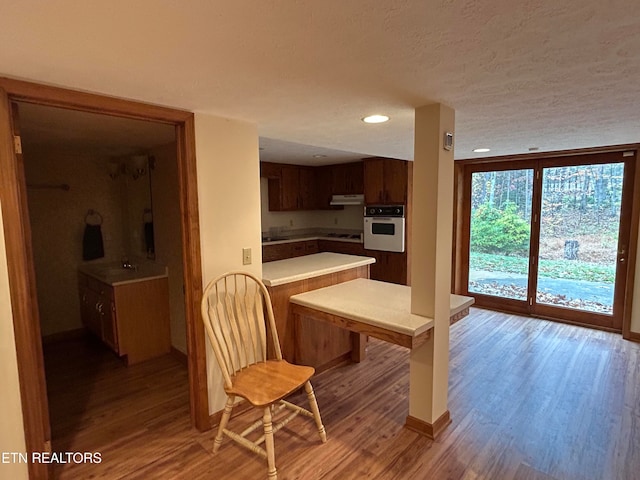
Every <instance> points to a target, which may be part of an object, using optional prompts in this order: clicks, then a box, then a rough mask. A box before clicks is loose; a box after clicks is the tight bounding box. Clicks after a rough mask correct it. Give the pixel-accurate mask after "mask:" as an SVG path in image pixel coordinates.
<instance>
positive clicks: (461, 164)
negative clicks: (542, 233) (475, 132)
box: [451, 143, 640, 341]
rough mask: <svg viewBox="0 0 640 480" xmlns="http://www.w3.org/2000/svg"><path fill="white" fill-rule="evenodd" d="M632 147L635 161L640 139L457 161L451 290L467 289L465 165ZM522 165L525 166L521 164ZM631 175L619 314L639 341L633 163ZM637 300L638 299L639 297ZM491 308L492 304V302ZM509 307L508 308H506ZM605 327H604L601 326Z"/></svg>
mask: <svg viewBox="0 0 640 480" xmlns="http://www.w3.org/2000/svg"><path fill="white" fill-rule="evenodd" d="M631 150H633V151H635V152H636V153H635V162H636V163H637V162H638V161H640V160H639V158H638V157H639V156H640V143H633V144H623V145H611V146H605V147H594V148H584V149H574V150H564V151H562V150H561V151H551V152H539V153H530V154H517V155H504V156H499V157H486V158H477V159H464V160H457V161H456V168H455V184H454V185H455V189H454V202H455V205H456V212H458V216H457V218H456V220H455V223H454V253H453V255H452V273H453V277H454V278H453V280H452V282H451V286H452V291H453V292H454V293H457V294H462V293H463V292H466V287H467V284H466V282H465V278H466V275H465V273H464V272H465V269H466V268H467V267H466V265H468V252H466V254H465V253H464V245H465V244H466V245H468V242H469V238H468V237H469V234H470V232H469V231H468V229H465V228H463V227H464V217H465V215H469V213H470V212H469V207H468V206H466V203H465V199H467V198H469V195H468V193H469V192H467V191H466V190H467V189H468V188H467V187H466V185H465V182H464V176H465V170H466V169H465V166H467V165H479V164H486V165H487V169H490V168H491V167H490V166H491V164H495V163H501V162H505V161H510V162H513V163H514V165H518V164H522V165H526V164H527V163H528V162H527V161H538V160H545V159H549V158H559V157H578V156H583V155H592V154H607V153H614V152H625V151H631ZM523 168H525V167H523ZM631 176H632V177H633V178H629V179H626V178H625V180H629V181H631V180H633V188H632V193H631V208H630V211H631V220H630V232H629V251H628V257H627V278H626V284H625V291H624V307H623V308H624V311H623V314H622V337H623V338H624V339H626V340H633V341H640V334H638V333H634V332H631V313H632V306H633V291H634V282H635V271H636V261H637V254H638V251H637V245H638V235H639V232H638V229H639V227H640V168H638V166H637V165H636V168H635V169H634V171H633V172H632V175H631ZM639 301H640V300H639ZM500 305H504V302H501V303H500V304H496V305H495V309H496V310H500V309H501V308H500ZM490 308H494V307H493V306H492V307H490ZM526 310H527V309H523V311H518V312H517V313H519V314H522V315H528V313H527V311H526ZM509 311H511V310H509ZM554 320H556V321H560V322H564V323H574V322H571V321H567V320H560V319H555V318H554ZM588 326H589V327H590V328H600V327H597V326H593V325H588ZM602 329H603V330H607V329H606V328H602Z"/></svg>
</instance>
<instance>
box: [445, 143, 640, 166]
mask: <svg viewBox="0 0 640 480" xmlns="http://www.w3.org/2000/svg"><path fill="white" fill-rule="evenodd" d="M638 149H640V143H627V144H622V145H609V146H604V147H592V148H578V149H573V150H554V151H551V152H535V153H521V154H516V155H503V156H499V157H483V158H467V159H460V160H456V162H460V163H463V164H465V165H474V164H482V163H496V162H504V161H523V160H542V159H546V158H558V157H574V156H578V155H591V154H594V153H612V152H623V151H626V150H638Z"/></svg>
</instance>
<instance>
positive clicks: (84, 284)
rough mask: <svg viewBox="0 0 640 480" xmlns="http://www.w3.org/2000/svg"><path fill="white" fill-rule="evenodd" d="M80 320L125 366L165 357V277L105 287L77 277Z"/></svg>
mask: <svg viewBox="0 0 640 480" xmlns="http://www.w3.org/2000/svg"><path fill="white" fill-rule="evenodd" d="M78 292H79V295H80V316H81V320H82V323H83V324H84V326H85V327H86V328H87V330H88V331H89V332H91V333H92V334H94V335H95V336H97V337H98V338H99V339H100V340H102V342H103V343H104V344H105V345H107V346H108V347H109V348H111V349H112V350H113V351H114V352H115V353H116V354H118V355H119V356H121V357H124V358H125V360H126V362H127V365H131V364H134V363H139V362H142V361H145V360H148V359H150V358H153V357H156V356H159V355H163V354H165V353H169V351H170V350H171V333H170V326H169V282H168V279H167V278H166V277H164V278H154V279H152V280H144V279H143V280H140V281H135V282H129V283H124V284H122V285H109V284H106V283H104V282H101V281H100V280H97V279H96V278H94V277H92V276H90V275H87V274H85V273H83V272H79V273H78Z"/></svg>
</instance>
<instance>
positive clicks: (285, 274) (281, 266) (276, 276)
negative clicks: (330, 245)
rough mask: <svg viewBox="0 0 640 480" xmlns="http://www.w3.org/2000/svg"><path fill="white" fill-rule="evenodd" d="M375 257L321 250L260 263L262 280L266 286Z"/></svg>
mask: <svg viewBox="0 0 640 480" xmlns="http://www.w3.org/2000/svg"><path fill="white" fill-rule="evenodd" d="M375 261H376V259H375V258H371V257H361V256H359V255H345V254H342V253H331V252H322V253H315V254H313V255H305V256H303V257H295V258H287V259H286V260H276V261H275V262H267V263H263V264H262V281H263V282H264V284H265V285H267V286H268V287H276V286H278V285H283V284H285V283H291V282H297V281H299V280H305V279H307V278H313V277H319V276H320V275H327V274H329V273H335V272H341V271H343V270H349V269H351V268H357V267H363V266H365V265H370V264H372V263H375Z"/></svg>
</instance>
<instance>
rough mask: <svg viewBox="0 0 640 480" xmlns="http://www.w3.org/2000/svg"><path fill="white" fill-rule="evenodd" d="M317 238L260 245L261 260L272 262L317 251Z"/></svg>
mask: <svg viewBox="0 0 640 480" xmlns="http://www.w3.org/2000/svg"><path fill="white" fill-rule="evenodd" d="M318 251H319V250H318V241H317V240H304V241H302V242H287V243H276V244H275V245H263V246H262V262H263V263H265V262H273V261H276V260H284V259H285V258H293V257H301V256H303V255H311V254H313V253H318Z"/></svg>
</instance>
